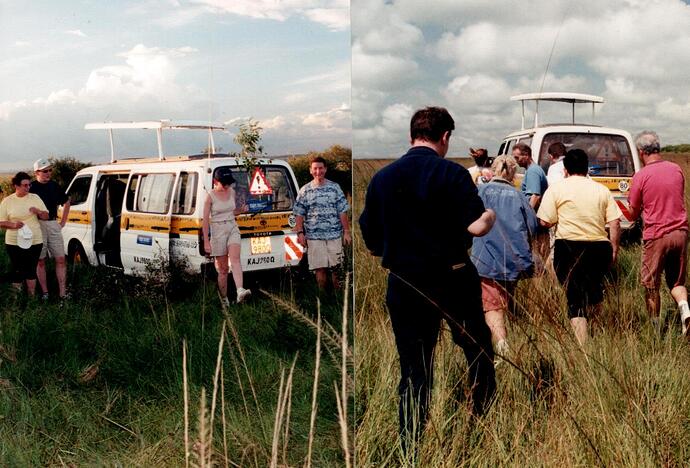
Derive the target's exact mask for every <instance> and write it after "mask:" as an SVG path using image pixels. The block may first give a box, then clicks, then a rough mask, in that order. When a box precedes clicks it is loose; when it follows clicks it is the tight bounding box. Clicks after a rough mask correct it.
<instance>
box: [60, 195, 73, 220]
mask: <svg viewBox="0 0 690 468" xmlns="http://www.w3.org/2000/svg"><path fill="white" fill-rule="evenodd" d="M71 206H72V205H71V203H70V201H69V199H67V201H66V202H65V204H64V205H62V219H60V226H62V227H65V223H66V222H67V219H68V218H67V217H68V216H69V209H70V207H71Z"/></svg>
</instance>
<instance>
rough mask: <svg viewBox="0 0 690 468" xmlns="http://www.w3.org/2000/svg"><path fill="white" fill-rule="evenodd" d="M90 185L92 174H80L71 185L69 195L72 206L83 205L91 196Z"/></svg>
mask: <svg viewBox="0 0 690 468" xmlns="http://www.w3.org/2000/svg"><path fill="white" fill-rule="evenodd" d="M89 187H91V176H90V175H86V176H79V177H77V178H75V179H74V181H73V182H72V185H70V187H69V190H68V191H67V195H69V200H70V203H71V204H72V206H74V205H81V204H82V203H84V202H85V201H86V199H87V198H88V197H89Z"/></svg>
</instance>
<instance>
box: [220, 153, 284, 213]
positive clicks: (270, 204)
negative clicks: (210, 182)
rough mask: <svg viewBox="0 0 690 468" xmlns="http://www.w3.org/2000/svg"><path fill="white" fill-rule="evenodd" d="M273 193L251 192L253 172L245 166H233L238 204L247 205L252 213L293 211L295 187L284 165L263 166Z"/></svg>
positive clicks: (262, 168)
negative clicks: (258, 193) (248, 170)
mask: <svg viewBox="0 0 690 468" xmlns="http://www.w3.org/2000/svg"><path fill="white" fill-rule="evenodd" d="M261 170H262V172H263V173H264V176H265V177H266V180H267V181H268V184H269V185H270V187H271V191H272V193H271V194H267V195H255V194H251V193H250V192H249V186H250V180H249V179H250V178H251V176H252V174H250V173H249V172H247V170H246V169H245V168H239V167H232V175H233V177H234V178H235V181H236V183H235V193H236V194H237V204H238V205H239V206H242V205H245V204H246V205H247V208H248V209H249V212H250V213H266V212H270V211H292V205H293V204H294V203H295V192H296V191H295V188H294V187H293V184H292V180H291V178H290V174H289V172H288V170H287V169H286V168H284V167H282V166H271V165H266V166H262V167H261Z"/></svg>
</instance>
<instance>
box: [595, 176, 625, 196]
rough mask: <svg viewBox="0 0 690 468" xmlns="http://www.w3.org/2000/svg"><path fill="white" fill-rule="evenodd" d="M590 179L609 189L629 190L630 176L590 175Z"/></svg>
mask: <svg viewBox="0 0 690 468" xmlns="http://www.w3.org/2000/svg"><path fill="white" fill-rule="evenodd" d="M591 177H592V180H593V181H595V182H599V183H600V184H601V185H603V186H604V187H606V188H607V189H609V190H613V191H619V192H623V193H625V192H627V191H628V190H630V181H631V180H632V178H631V177H597V176H591Z"/></svg>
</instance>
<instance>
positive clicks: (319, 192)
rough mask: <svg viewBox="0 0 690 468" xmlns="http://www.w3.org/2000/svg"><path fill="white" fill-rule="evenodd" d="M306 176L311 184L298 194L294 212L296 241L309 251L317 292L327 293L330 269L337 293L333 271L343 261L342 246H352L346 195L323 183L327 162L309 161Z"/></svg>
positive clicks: (335, 185) (337, 187)
mask: <svg viewBox="0 0 690 468" xmlns="http://www.w3.org/2000/svg"><path fill="white" fill-rule="evenodd" d="M309 173H310V174H311V175H312V177H313V178H314V180H312V181H311V182H309V183H308V184H306V185H305V186H304V187H302V188H301V189H300V191H299V193H298V194H297V201H296V202H295V206H294V208H293V211H294V213H295V217H296V225H295V231H296V232H297V241H298V242H299V243H300V244H302V245H303V246H304V247H307V248H308V251H307V256H308V259H309V269H310V270H313V271H314V272H315V273H316V282H317V284H318V285H319V289H322V290H323V289H326V285H327V283H328V270H329V269H331V279H332V282H333V287H334V288H335V289H338V288H339V287H340V284H339V282H338V274H337V271H336V270H335V269H333V267H336V266H338V265H339V264H340V262H341V261H342V257H343V243H345V244H346V245H349V244H350V243H351V242H352V237H351V235H350V222H349V219H348V216H347V210H348V209H349V208H350V207H349V205H348V203H347V200H346V199H345V194H344V193H343V191H342V190H341V188H340V186H339V185H338V184H336V183H335V182H332V181H330V180H328V179H326V161H325V160H324V159H323V158H322V157H320V156H316V157H314V158H312V160H311V163H310V167H309Z"/></svg>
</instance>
